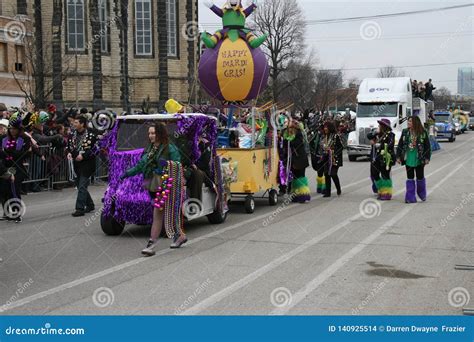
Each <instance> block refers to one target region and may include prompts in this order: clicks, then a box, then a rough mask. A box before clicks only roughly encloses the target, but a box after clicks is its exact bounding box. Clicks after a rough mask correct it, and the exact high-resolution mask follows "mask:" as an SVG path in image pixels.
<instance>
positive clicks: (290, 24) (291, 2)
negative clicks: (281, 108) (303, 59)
mask: <svg viewBox="0 0 474 342" xmlns="http://www.w3.org/2000/svg"><path fill="white" fill-rule="evenodd" d="M303 17H304V16H303V13H302V11H301V8H300V6H299V5H298V3H297V1H296V0H285V1H281V0H265V1H264V2H262V3H261V4H260V6H259V8H258V10H257V12H256V14H255V16H254V17H253V18H252V20H253V21H252V22H251V23H250V26H251V27H252V28H254V29H255V33H256V34H257V35H262V34H267V35H268V39H267V40H266V42H265V43H264V47H263V50H264V51H265V53H266V54H267V56H268V57H269V59H270V78H271V81H272V92H273V99H274V101H278V97H279V95H280V93H281V88H280V85H279V76H280V74H281V73H282V72H283V71H284V70H285V69H286V68H287V66H288V63H289V61H292V60H294V59H296V58H298V57H300V56H301V55H302V53H303V51H304V43H303V39H304V34H305V24H304V21H303V20H302V18H303Z"/></svg>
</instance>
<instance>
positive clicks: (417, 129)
mask: <svg viewBox="0 0 474 342" xmlns="http://www.w3.org/2000/svg"><path fill="white" fill-rule="evenodd" d="M409 120H411V130H412V131H413V132H414V133H415V135H416V136H417V137H419V136H420V135H422V134H423V132H424V131H425V128H424V127H423V124H422V123H421V120H420V118H419V117H418V116H412V117H411V118H410V119H409Z"/></svg>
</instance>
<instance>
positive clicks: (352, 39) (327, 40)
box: [306, 32, 474, 43]
mask: <svg viewBox="0 0 474 342" xmlns="http://www.w3.org/2000/svg"><path fill="white" fill-rule="evenodd" d="M472 35H474V32H470V33H467V32H466V33H459V32H452V33H451V32H446V33H445V34H433V35H430V34H425V35H423V34H419V35H402V36H386V37H383V36H382V37H380V38H376V39H374V40H400V39H401V40H403V39H414V38H444V37H451V36H456V37H466V36H472ZM361 40H362V38H361V37H360V36H359V37H354V36H352V37H325V38H307V39H306V41H307V42H322V43H331V42H355V41H357V42H360V41H361Z"/></svg>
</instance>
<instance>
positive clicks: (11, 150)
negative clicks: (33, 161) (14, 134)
mask: <svg viewBox="0 0 474 342" xmlns="http://www.w3.org/2000/svg"><path fill="white" fill-rule="evenodd" d="M12 140H15V146H12V147H10V146H9V144H8V141H12ZM30 148H31V140H30V139H29V138H28V137H26V136H24V135H22V136H20V137H18V138H16V139H12V138H11V137H9V136H8V135H7V136H3V138H2V140H1V145H0V159H1V160H3V164H4V166H5V167H7V168H8V169H11V168H13V169H15V172H16V176H17V178H19V179H22V178H26V177H27V176H28V173H27V171H26V168H25V166H24V165H23V163H24V161H25V160H26V159H28V158H29V156H30Z"/></svg>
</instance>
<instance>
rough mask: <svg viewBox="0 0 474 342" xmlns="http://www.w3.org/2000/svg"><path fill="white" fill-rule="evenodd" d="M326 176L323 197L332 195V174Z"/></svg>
mask: <svg viewBox="0 0 474 342" xmlns="http://www.w3.org/2000/svg"><path fill="white" fill-rule="evenodd" d="M325 177H326V190H325V191H324V196H323V197H331V176H325Z"/></svg>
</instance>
